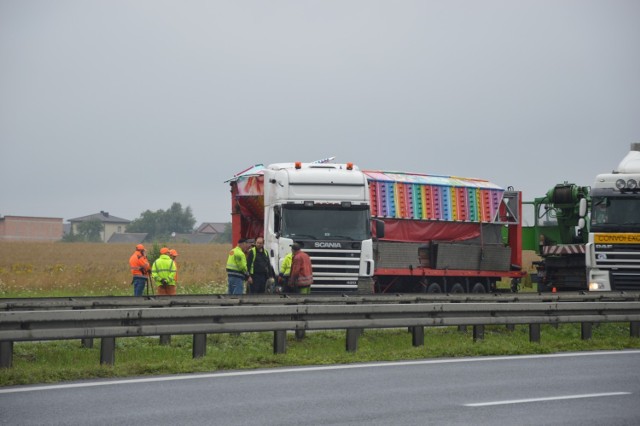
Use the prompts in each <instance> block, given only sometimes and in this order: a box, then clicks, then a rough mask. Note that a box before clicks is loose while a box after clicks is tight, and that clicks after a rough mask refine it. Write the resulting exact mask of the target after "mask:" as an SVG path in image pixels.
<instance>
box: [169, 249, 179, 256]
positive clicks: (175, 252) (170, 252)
mask: <svg viewBox="0 0 640 426" xmlns="http://www.w3.org/2000/svg"><path fill="white" fill-rule="evenodd" d="M169 255H171V256H173V257H177V256H178V251H177V250H175V249H171V250H169Z"/></svg>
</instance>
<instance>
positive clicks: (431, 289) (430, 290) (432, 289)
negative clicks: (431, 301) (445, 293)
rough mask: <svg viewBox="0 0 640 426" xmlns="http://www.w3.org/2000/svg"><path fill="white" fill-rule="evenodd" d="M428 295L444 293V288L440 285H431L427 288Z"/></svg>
mask: <svg viewBox="0 0 640 426" xmlns="http://www.w3.org/2000/svg"><path fill="white" fill-rule="evenodd" d="M427 293H442V287H440V284H438V283H431V284H429V287H427Z"/></svg>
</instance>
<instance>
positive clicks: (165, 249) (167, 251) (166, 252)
mask: <svg viewBox="0 0 640 426" xmlns="http://www.w3.org/2000/svg"><path fill="white" fill-rule="evenodd" d="M160 254H169V249H168V248H166V247H162V248H161V249H160Z"/></svg>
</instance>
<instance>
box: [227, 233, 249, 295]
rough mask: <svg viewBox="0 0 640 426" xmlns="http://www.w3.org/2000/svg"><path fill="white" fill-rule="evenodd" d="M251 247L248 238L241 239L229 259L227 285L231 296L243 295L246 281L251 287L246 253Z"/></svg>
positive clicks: (230, 253)
mask: <svg viewBox="0 0 640 426" xmlns="http://www.w3.org/2000/svg"><path fill="white" fill-rule="evenodd" d="M250 247H251V243H250V242H249V240H247V239H246V238H240V239H239V240H238V245H237V246H236V247H235V248H233V249H231V251H230V252H229V257H228V258H227V284H228V293H229V294H242V293H243V290H244V281H245V280H247V282H248V283H249V285H251V282H252V279H251V275H249V269H248V268H247V256H246V254H245V253H246V252H247V251H248V250H249V248H250Z"/></svg>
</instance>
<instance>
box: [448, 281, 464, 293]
mask: <svg viewBox="0 0 640 426" xmlns="http://www.w3.org/2000/svg"><path fill="white" fill-rule="evenodd" d="M449 293H450V294H459V293H464V287H463V286H462V284H460V283H455V284H454V285H452V286H451V289H449Z"/></svg>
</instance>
